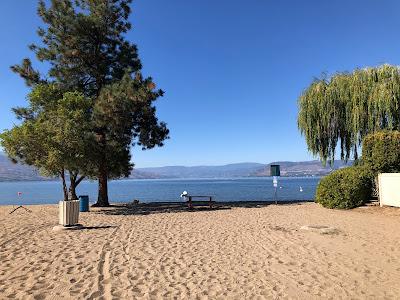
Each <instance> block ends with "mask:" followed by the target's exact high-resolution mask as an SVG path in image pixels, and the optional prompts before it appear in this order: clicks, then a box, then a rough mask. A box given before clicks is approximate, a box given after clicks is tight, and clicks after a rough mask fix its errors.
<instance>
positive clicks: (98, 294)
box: [89, 227, 119, 299]
mask: <svg viewBox="0 0 400 300" xmlns="http://www.w3.org/2000/svg"><path fill="white" fill-rule="evenodd" d="M118 229H119V227H117V228H116V229H115V230H113V232H112V233H111V234H110V235H109V236H114V238H113V239H112V241H110V242H105V243H104V244H103V247H102V249H101V251H100V257H99V264H98V265H97V271H98V273H99V276H98V277H97V286H98V290H97V291H95V292H94V293H92V294H91V295H90V296H89V299H98V298H103V299H112V294H111V272H110V258H111V247H110V246H111V245H112V244H113V243H114V242H115V240H116V239H117V235H116V232H117V230H118ZM105 240H106V241H107V240H108V239H105Z"/></svg>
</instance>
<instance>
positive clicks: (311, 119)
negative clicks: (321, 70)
mask: <svg viewBox="0 0 400 300" xmlns="http://www.w3.org/2000/svg"><path fill="white" fill-rule="evenodd" d="M399 103H400V70H399V68H398V67H396V66H390V65H382V66H380V67H377V68H365V69H357V70H355V71H354V72H352V73H337V74H335V75H334V76H332V77H331V78H330V79H326V78H321V79H317V80H315V81H314V82H313V83H312V84H311V85H310V86H309V87H308V88H307V89H306V90H305V91H304V92H303V94H302V95H301V96H300V98H299V114H298V127H299V129H300V132H301V133H302V134H303V135H304V136H305V139H306V142H307V146H308V149H309V151H310V152H311V153H312V154H314V155H316V156H319V157H320V158H321V159H322V161H323V162H326V161H327V160H331V161H333V160H334V157H335V150H336V146H337V145H338V144H340V148H341V158H342V159H344V160H348V159H349V158H350V156H351V155H353V156H354V158H355V159H357V158H358V148H359V147H360V146H361V143H362V139H363V138H364V137H365V136H366V135H367V134H368V133H373V132H376V131H379V130H382V129H387V130H397V129H400V106H399Z"/></svg>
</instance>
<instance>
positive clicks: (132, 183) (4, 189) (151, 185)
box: [0, 177, 320, 204]
mask: <svg viewBox="0 0 400 300" xmlns="http://www.w3.org/2000/svg"><path fill="white" fill-rule="evenodd" d="M319 180H320V178H318V177H307V178H306V177H298V178H294V177H290V178H280V179H279V184H278V186H279V187H278V201H279V200H281V201H282V200H312V199H314V194H315V188H316V186H317V184H318V182H319ZM300 187H301V188H302V191H300ZM184 190H186V191H188V192H189V194H192V195H212V196H214V197H215V198H214V199H215V200H216V201H244V200H249V201H250V200H259V201H260V200H273V186H272V178H269V177H267V178H239V179H237V178H235V179H197V180H196V179H179V180H172V179H168V180H165V179H163V180H161V179H152V180H143V179H142V180H118V181H111V182H110V183H109V198H110V201H115V202H128V201H132V200H133V199H139V200H140V201H141V202H160V201H180V200H181V198H180V197H179V196H180V194H181V193H182V192H183V191H184ZM18 192H22V195H21V197H20V199H18V196H17V193H18ZM78 195H89V197H90V201H91V202H94V201H95V199H96V196H97V182H90V181H87V182H82V183H81V184H80V185H79V187H78ZM60 199H62V190H61V183H60V182H58V181H52V182H42V181H40V182H39V181H35V182H0V204H52V203H57V202H58V201H59V200H60Z"/></svg>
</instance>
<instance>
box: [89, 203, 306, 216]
mask: <svg viewBox="0 0 400 300" xmlns="http://www.w3.org/2000/svg"><path fill="white" fill-rule="evenodd" d="M305 202H313V200H297V201H296V200H293V201H279V202H278V204H277V205H298V204H302V203H305ZM268 205H275V202H274V201H237V202H214V203H213V206H212V208H210V207H209V206H208V203H207V202H203V203H194V208H193V209H189V208H188V206H187V204H186V203H184V202H157V203H155V202H153V203H142V204H132V203H127V204H119V205H113V206H111V207H107V208H101V209H98V210H96V211H95V213H98V214H105V215H150V214H157V213H179V212H192V213H194V212H204V211H218V210H229V209H232V208H261V207H265V206H268Z"/></svg>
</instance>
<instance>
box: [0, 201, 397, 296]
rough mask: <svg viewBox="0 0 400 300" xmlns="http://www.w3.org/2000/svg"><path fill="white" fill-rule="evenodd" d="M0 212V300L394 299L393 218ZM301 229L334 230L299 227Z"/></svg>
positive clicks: (370, 214)
mask: <svg viewBox="0 0 400 300" xmlns="http://www.w3.org/2000/svg"><path fill="white" fill-rule="evenodd" d="M28 208H29V209H31V210H32V213H27V212H25V211H23V210H19V211H17V212H15V213H14V214H12V215H9V214H8V212H9V211H10V210H11V209H12V206H1V207H0V299H8V298H16V299H112V298H115V299H161V298H167V299H169V298H178V299H265V298H267V299H271V298H276V299H322V298H323V299H328V298H335V299H338V298H359V299H366V298H369V299H377V298H380V299H382V298H388V299H390V298H392V299H396V298H398V296H399V295H400V264H399V257H400V230H399V229H400V210H398V209H395V208H379V207H368V208H358V209H354V210H350V211H339V210H329V209H324V208H322V207H320V206H319V205H317V204H315V203H303V204H287V205H268V206H265V207H229V208H226V209H214V210H201V209H195V210H194V211H187V210H181V211H178V210H174V209H171V210H168V209H167V210H150V211H147V212H146V211H143V210H137V209H126V208H108V209H93V210H92V211H91V212H89V213H82V214H81V217H80V221H81V223H82V224H83V225H84V226H86V228H85V229H83V230H76V231H58V232H55V231H52V227H53V226H54V225H56V223H57V220H58V219H57V206H55V205H38V206H28ZM304 225H318V226H328V227H329V228H333V230H331V231H326V232H319V231H318V230H316V231H313V230H303V229H301V227H302V226H304Z"/></svg>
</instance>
